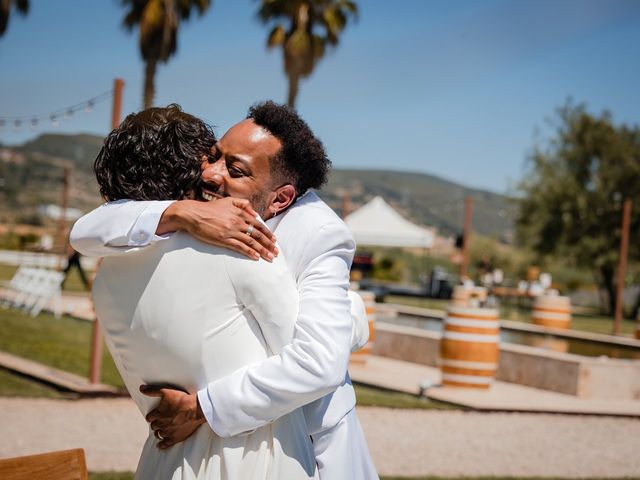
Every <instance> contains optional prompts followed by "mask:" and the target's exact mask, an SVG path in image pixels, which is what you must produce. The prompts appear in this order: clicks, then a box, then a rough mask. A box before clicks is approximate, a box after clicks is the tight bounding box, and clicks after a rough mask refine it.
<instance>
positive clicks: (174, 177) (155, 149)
mask: <svg viewBox="0 0 640 480" xmlns="http://www.w3.org/2000/svg"><path fill="white" fill-rule="evenodd" d="M215 142H216V137H215V135H214V133H213V131H212V130H211V127H209V126H208V125H207V124H206V123H204V122H203V121H202V120H200V119H199V118H196V117H194V116H193V115H189V114H188V113H185V112H183V111H182V109H181V108H180V106H179V105H176V104H171V105H169V106H167V107H164V108H148V109H146V110H143V111H141V112H138V113H132V114H131V115H128V116H127V118H125V119H124V121H123V122H122V123H121V124H120V126H119V127H118V128H116V129H115V130H113V131H112V132H111V133H110V134H109V135H108V136H107V138H106V139H105V141H104V145H103V146H102V149H101V150H100V153H98V156H97V157H96V160H95V162H94V165H93V170H94V172H95V174H96V178H97V180H98V184H99V185H100V194H101V195H102V197H103V198H104V199H105V200H107V201H113V200H120V199H131V200H173V199H175V200H179V199H181V198H184V197H186V196H187V195H188V194H189V193H190V192H192V191H193V190H194V189H195V188H196V187H197V185H198V183H199V181H200V163H201V160H202V156H203V155H207V154H209V152H210V149H211V146H212V145H213V144H214V143H215Z"/></svg>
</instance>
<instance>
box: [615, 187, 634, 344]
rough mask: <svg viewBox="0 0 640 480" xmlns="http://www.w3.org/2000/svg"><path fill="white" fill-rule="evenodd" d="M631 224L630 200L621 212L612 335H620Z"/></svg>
mask: <svg viewBox="0 0 640 480" xmlns="http://www.w3.org/2000/svg"><path fill="white" fill-rule="evenodd" d="M630 224H631V199H630V198H627V199H626V200H625V201H624V209H623V212H622V232H621V235H620V262H619V263H618V281H617V285H616V314H615V318H614V320H613V334H614V335H620V327H621V325H622V311H623V306H624V277H625V275H626V273H627V254H628V251H629V225H630Z"/></svg>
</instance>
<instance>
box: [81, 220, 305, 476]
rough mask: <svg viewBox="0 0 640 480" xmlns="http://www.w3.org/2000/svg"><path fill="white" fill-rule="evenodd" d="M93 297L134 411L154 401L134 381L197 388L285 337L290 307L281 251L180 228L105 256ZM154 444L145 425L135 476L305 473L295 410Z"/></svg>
mask: <svg viewBox="0 0 640 480" xmlns="http://www.w3.org/2000/svg"><path fill="white" fill-rule="evenodd" d="M93 298H94V303H95V308H96V313H97V314H98V318H100V325H101V327H102V329H103V330H104V332H105V340H106V343H107V345H108V346H109V350H110V352H111V355H112V356H113V358H114V361H115V363H116V365H117V367H118V370H119V372H120V374H121V375H122V378H123V380H124V381H125V384H126V385H127V388H128V390H129V393H130V394H131V396H132V398H133V399H134V401H135V402H136V404H137V405H138V408H139V409H140V411H141V412H142V414H143V415H144V414H146V413H148V412H149V410H150V409H151V408H152V407H154V406H156V405H157V403H158V399H157V398H150V397H147V396H144V395H142V394H141V393H140V392H139V390H138V389H139V386H140V385H141V384H143V383H149V384H150V383H162V384H172V385H176V386H180V387H182V388H184V389H186V390H188V391H191V392H195V391H198V390H199V389H206V387H207V385H208V384H209V383H210V382H212V381H215V380H218V379H220V378H224V376H225V375H229V374H231V373H233V372H235V371H236V370H238V369H239V368H241V367H244V366H246V365H250V364H256V363H260V362H262V361H264V360H265V359H266V358H268V357H269V356H271V355H272V354H273V353H277V352H280V351H281V349H282V348H283V347H284V346H285V345H287V344H288V343H290V342H291V338H292V336H293V330H294V328H295V320H296V317H297V313H298V290H297V288H296V284H295V281H294V279H293V277H292V275H291V273H290V272H289V269H288V268H287V265H286V262H285V259H284V258H276V259H275V260H274V262H273V263H268V262H265V261H264V260H261V261H259V262H254V261H251V260H250V259H248V258H246V257H244V256H242V255H240V254H237V253H234V252H230V251H229V250H227V249H223V248H219V247H214V246H211V245H206V244H204V243H202V242H200V241H198V240H196V239H194V238H193V237H191V236H190V235H189V234H187V233H184V232H179V233H177V234H175V235H173V236H172V237H171V238H170V239H168V240H166V241H164V242H158V243H155V244H154V245H151V246H149V247H148V248H145V249H140V251H138V252H132V253H129V254H127V255H123V256H113V257H109V258H105V259H104V261H103V262H102V265H101V266H100V271H99V273H98V276H97V277H96V280H95V282H94V286H93ZM156 444H157V439H156V438H155V437H154V435H153V432H152V431H151V430H150V431H149V435H148V438H147V441H146V442H145V445H144V448H143V452H142V455H141V458H140V462H139V465H138V469H137V472H136V478H146V479H163V478H167V479H168V478H178V477H179V478H189V479H191V478H193V479H195V478H214V477H215V478H265V479H266V478H295V479H303V478H304V479H309V478H312V477H314V471H315V465H316V460H315V455H314V453H313V447H312V444H311V442H310V439H309V434H308V427H307V424H306V419H305V416H304V412H303V411H302V409H296V410H294V411H293V412H291V413H290V414H287V415H284V416H282V417H280V418H278V419H276V420H275V421H274V422H273V423H272V424H270V425H268V426H265V427H263V428H258V429H256V430H254V431H253V432H251V434H249V435H248V436H242V438H238V437H232V438H221V437H219V436H217V435H215V434H214V433H213V432H212V431H211V430H210V429H208V428H207V429H199V430H198V432H197V433H196V434H195V435H192V436H190V437H189V438H188V439H186V441H184V442H181V443H180V444H178V445H176V446H175V447H173V448H171V449H169V450H167V451H165V452H162V453H161V452H160V451H159V450H158V449H157V447H156ZM186 465H188V466H189V467H188V468H187V467H185V466H186ZM314 478H315V477H314Z"/></svg>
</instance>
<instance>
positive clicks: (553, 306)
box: [531, 295, 571, 329]
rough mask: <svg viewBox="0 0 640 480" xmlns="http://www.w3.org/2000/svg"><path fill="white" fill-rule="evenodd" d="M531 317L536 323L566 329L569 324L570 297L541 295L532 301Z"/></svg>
mask: <svg viewBox="0 0 640 480" xmlns="http://www.w3.org/2000/svg"><path fill="white" fill-rule="evenodd" d="M531 318H532V320H533V323H535V324H536V325H541V326H543V327H552V328H562V329H568V328H569V327H570V325H571V299H570V298H569V297H561V296H558V295H541V296H539V297H537V298H536V300H535V302H534V303H533V312H532V314H531Z"/></svg>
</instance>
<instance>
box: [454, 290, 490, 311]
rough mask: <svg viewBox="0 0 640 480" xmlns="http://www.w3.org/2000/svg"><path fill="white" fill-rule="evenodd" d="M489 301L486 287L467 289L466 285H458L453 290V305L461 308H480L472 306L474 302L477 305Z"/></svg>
mask: <svg viewBox="0 0 640 480" xmlns="http://www.w3.org/2000/svg"><path fill="white" fill-rule="evenodd" d="M486 301H487V289H486V288H485V287H465V286H464V285H457V286H456V287H455V288H454V289H453V295H452V296H451V304H452V305H455V306H459V307H469V306H478V305H472V304H473V303H474V302H477V304H480V303H484V302H486Z"/></svg>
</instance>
